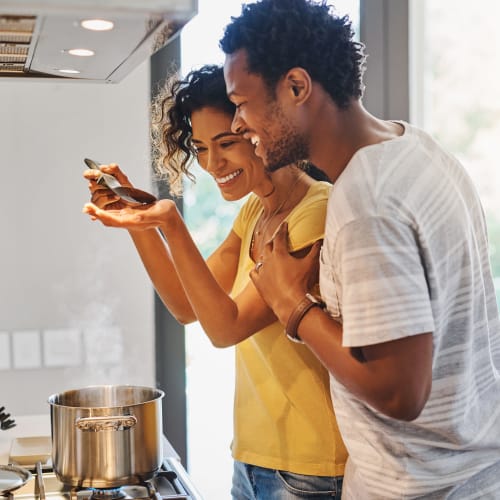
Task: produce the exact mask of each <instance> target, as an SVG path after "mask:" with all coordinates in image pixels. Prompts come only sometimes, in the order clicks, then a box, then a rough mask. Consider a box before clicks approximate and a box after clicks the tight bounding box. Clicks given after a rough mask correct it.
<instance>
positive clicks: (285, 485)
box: [231, 461, 343, 500]
mask: <svg viewBox="0 0 500 500" xmlns="http://www.w3.org/2000/svg"><path fill="white" fill-rule="evenodd" d="M342 479H343V478H342V476H338V477H330V476H305V475H303V474H294V473H292V472H285V471H280V470H275V469H265V468H263V467H257V466H256V465H249V464H245V463H242V462H237V461H235V462H234V472H233V487H232V488H231V495H232V498H233V500H303V499H305V498H313V499H319V498H324V499H329V500H333V499H335V500H340V495H341V493H342Z"/></svg>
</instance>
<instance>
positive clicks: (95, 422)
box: [75, 415, 137, 432]
mask: <svg viewBox="0 0 500 500" xmlns="http://www.w3.org/2000/svg"><path fill="white" fill-rule="evenodd" d="M136 423H137V419H136V418H135V417H134V415H119V416H116V417H85V418H77V419H76V421H75V427H76V428H77V429H79V430H81V431H92V432H99V431H126V430H127V429H130V428H131V427H134V425H135V424H136Z"/></svg>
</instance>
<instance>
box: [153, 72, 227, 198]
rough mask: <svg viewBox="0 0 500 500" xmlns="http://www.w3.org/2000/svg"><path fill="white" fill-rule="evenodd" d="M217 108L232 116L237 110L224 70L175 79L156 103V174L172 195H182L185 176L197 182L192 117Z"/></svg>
mask: <svg viewBox="0 0 500 500" xmlns="http://www.w3.org/2000/svg"><path fill="white" fill-rule="evenodd" d="M207 106H209V107H212V108H216V109H218V110H220V111H222V112H224V113H227V114H228V115H229V116H233V115H234V111H235V106H234V104H233V103H232V102H231V101H230V100H229V99H228V97H227V94H226V85H225V82H224V73H223V69H222V67H220V66H216V65H205V66H202V67H201V68H199V69H196V70H193V71H191V72H190V73H188V75H187V76H186V77H185V78H184V79H179V78H178V77H172V78H171V79H170V80H168V81H167V83H166V85H165V86H164V87H163V88H162V89H161V90H160V91H159V92H158V94H157V95H156V96H155V99H154V101H153V127H152V142H153V159H154V164H155V169H156V172H157V173H158V174H159V175H160V176H164V177H165V176H166V177H167V179H168V184H169V187H170V193H171V194H172V195H175V196H178V195H180V194H181V193H182V179H183V174H185V175H186V176H187V177H188V178H189V179H191V180H193V181H194V175H193V174H192V173H191V172H190V170H189V168H190V166H191V165H192V160H193V159H194V158H195V157H196V150H195V148H194V146H193V144H192V142H191V139H192V135H193V130H192V127H191V116H192V114H193V113H194V112H195V111H199V110H200V109H202V108H204V107H207Z"/></svg>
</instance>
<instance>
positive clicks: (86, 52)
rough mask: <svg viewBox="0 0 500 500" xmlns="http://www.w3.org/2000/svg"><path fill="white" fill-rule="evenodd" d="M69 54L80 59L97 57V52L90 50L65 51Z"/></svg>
mask: <svg viewBox="0 0 500 500" xmlns="http://www.w3.org/2000/svg"><path fill="white" fill-rule="evenodd" d="M64 52H67V53H68V54H70V55H72V56H78V57H91V56H94V55H95V52H94V51H93V50H90V49H69V50H65V51H64Z"/></svg>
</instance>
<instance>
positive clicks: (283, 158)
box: [265, 126, 309, 172]
mask: <svg viewBox="0 0 500 500" xmlns="http://www.w3.org/2000/svg"><path fill="white" fill-rule="evenodd" d="M279 135H280V138H279V139H278V140H277V141H276V142H274V143H273V144H272V145H271V147H270V148H269V149H268V150H266V158H265V161H266V170H267V171H268V172H274V171H276V170H278V169H280V168H282V167H286V166H287V165H291V164H293V163H296V162H298V161H300V160H307V159H308V156H309V150H308V147H307V144H306V141H305V140H304V138H303V137H301V136H300V135H299V134H298V133H297V132H296V131H294V130H292V128H291V127H288V126H284V127H282V129H281V130H280V133H279Z"/></svg>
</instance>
